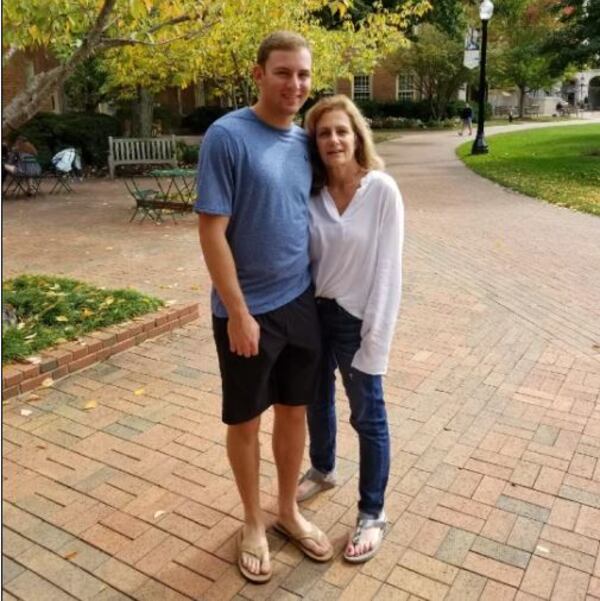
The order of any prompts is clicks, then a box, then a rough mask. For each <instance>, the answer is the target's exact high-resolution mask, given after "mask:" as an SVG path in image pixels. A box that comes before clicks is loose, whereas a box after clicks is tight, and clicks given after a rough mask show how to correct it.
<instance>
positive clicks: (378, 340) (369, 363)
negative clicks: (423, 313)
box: [352, 182, 404, 374]
mask: <svg viewBox="0 0 600 601" xmlns="http://www.w3.org/2000/svg"><path fill="white" fill-rule="evenodd" d="M385 184H386V185H385V188H384V190H382V194H383V195H384V197H383V207H382V210H381V214H380V219H379V221H378V231H376V232H371V239H372V240H373V241H374V243H376V244H377V258H376V267H375V273H374V274H373V277H372V278H371V287H370V291H369V296H368V299H367V305H366V307H365V311H364V314H363V324H362V330H361V337H362V342H361V345H360V348H359V350H358V351H357V353H356V354H355V356H354V359H353V360H352V367H354V368H356V369H358V370H360V371H363V372H365V373H370V374H384V373H385V372H386V371H387V364H388V357H389V352H390V347H391V344H392V338H393V335H394V326H395V324H396V318H397V316H398V310H399V308H400V298H401V295H402V247H403V243H404V207H403V204H402V196H401V195H400V191H399V190H398V188H397V186H396V184H395V183H394V182H385Z"/></svg>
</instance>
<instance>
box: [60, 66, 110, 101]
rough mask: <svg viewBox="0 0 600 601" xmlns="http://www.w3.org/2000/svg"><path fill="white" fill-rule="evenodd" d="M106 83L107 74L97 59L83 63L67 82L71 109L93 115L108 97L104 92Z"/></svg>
mask: <svg viewBox="0 0 600 601" xmlns="http://www.w3.org/2000/svg"><path fill="white" fill-rule="evenodd" d="M105 82H106V73H105V72H104V70H103V69H102V64H101V62H100V60H99V59H98V58H97V57H92V58H90V59H88V60H87V61H85V62H83V63H81V64H80V65H79V66H78V67H77V68H76V69H75V72H74V73H73V75H71V77H69V79H68V80H67V81H66V82H65V86H64V90H65V96H66V97H67V101H68V104H69V109H71V110H73V111H82V112H85V113H93V112H94V111H95V110H96V108H97V107H98V105H99V104H100V103H101V102H103V101H105V100H106V99H107V97H108V96H107V94H106V91H105V90H103V86H104V84H105Z"/></svg>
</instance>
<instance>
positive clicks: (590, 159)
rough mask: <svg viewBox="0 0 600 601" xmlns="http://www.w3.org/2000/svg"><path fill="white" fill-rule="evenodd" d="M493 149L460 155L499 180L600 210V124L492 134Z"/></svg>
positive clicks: (558, 200) (549, 198) (465, 151)
mask: <svg viewBox="0 0 600 601" xmlns="http://www.w3.org/2000/svg"><path fill="white" fill-rule="evenodd" d="M487 142H488V145H489V149H490V151H489V153H488V154H482V155H474V156H473V155H471V154H470V153H471V146H472V142H467V143H466V144H463V145H461V146H459V148H458V150H457V154H458V156H459V157H460V158H461V159H462V160H463V161H464V162H465V163H466V164H467V165H468V166H469V167H470V168H471V169H473V170H474V171H476V172H477V173H479V174H480V175H482V176H484V177H487V178H489V179H491V180H493V181H495V182H498V183H500V184H502V185H503V186H507V187H508V188H512V189H514V190H518V191H519V192H523V193H524V194H528V195H529V196H533V197H536V198H541V199H543V200H547V201H548V202H552V203H555V204H558V205H560V206H565V207H570V208H572V209H576V210H578V211H583V212H586V213H591V214H593V215H598V216H600V126H599V125H573V126H569V127H549V128H543V129H534V130H529V131H524V132H514V133H507V134H498V135H495V136H490V137H488V138H487Z"/></svg>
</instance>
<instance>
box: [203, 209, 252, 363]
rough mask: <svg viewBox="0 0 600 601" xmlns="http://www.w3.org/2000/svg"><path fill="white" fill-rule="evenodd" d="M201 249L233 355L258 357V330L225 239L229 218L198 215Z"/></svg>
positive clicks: (204, 214)
mask: <svg viewBox="0 0 600 601" xmlns="http://www.w3.org/2000/svg"><path fill="white" fill-rule="evenodd" d="M198 217H199V219H198V230H199V233H200V246H201V247H202V253H203V254H204V260H205V262H206V266H207V267H208V272H209V273H210V277H211V279H212V282H213V284H214V286H215V288H216V289H217V292H218V293H219V297H220V299H221V300H222V301H223V304H224V305H225V308H226V309H227V315H228V316H229V321H228V323H227V333H228V335H229V348H230V350H231V352H232V353H237V354H238V355H243V356H244V357H252V356H253V355H258V340H259V337H260V327H259V325H258V323H257V322H256V320H255V319H254V317H252V315H251V314H250V311H249V310H248V306H247V305H246V301H245V300H244V295H243V293H242V289H241V287H240V283H239V281H238V277H237V272H236V269H235V262H234V260H233V255H232V253H231V248H230V246H229V243H228V242H227V238H226V237H225V231H226V229H227V224H228V223H229V217H228V216H224V215H207V214H206V213H200V214H199V215H198Z"/></svg>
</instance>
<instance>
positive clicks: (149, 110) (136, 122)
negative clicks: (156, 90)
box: [132, 86, 154, 138]
mask: <svg viewBox="0 0 600 601" xmlns="http://www.w3.org/2000/svg"><path fill="white" fill-rule="evenodd" d="M132 104H133V115H132V117H133V123H132V129H133V137H134V138H150V137H152V120H153V118H154V94H153V93H152V92H150V91H149V90H148V89H147V88H143V87H142V86H138V93H137V98H136V99H135V100H134V101H133V103H132Z"/></svg>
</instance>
